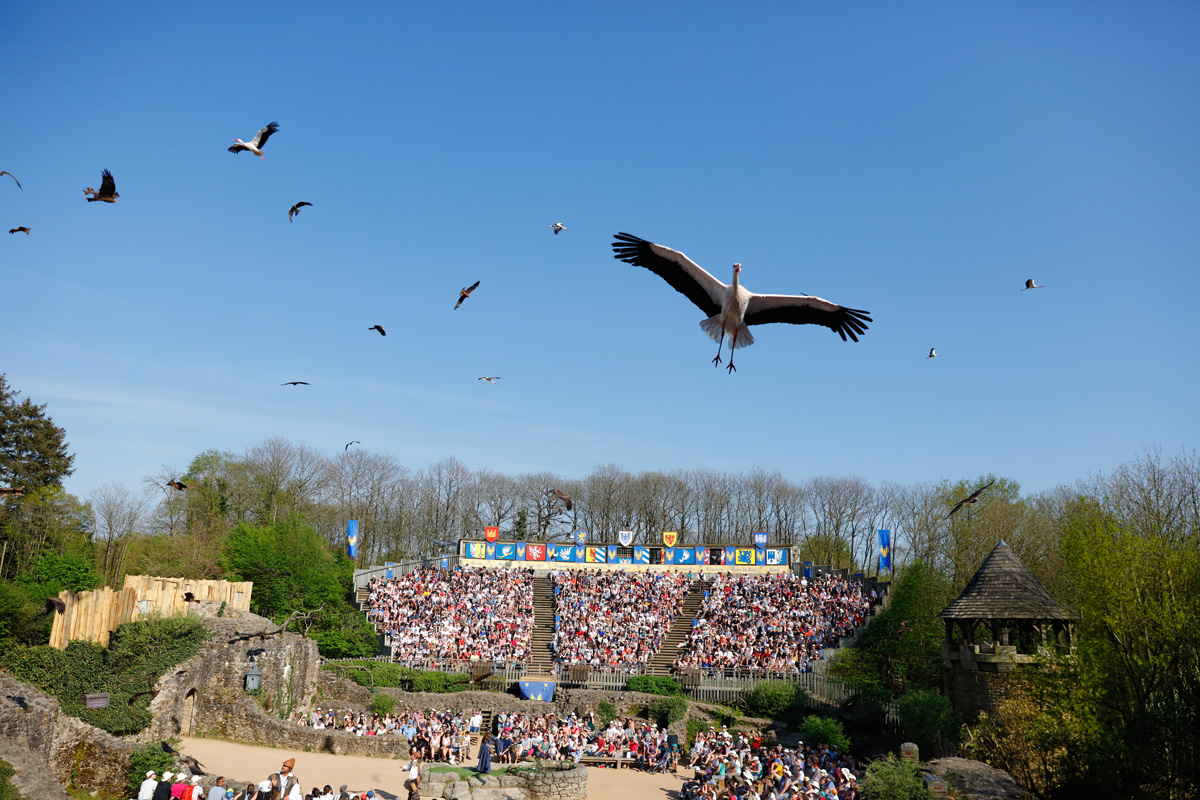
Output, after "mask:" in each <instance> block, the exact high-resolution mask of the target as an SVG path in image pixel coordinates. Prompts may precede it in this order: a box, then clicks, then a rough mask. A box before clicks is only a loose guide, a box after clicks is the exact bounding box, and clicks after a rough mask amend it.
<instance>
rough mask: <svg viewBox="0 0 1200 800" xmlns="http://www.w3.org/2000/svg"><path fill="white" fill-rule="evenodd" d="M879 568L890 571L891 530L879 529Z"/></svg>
mask: <svg viewBox="0 0 1200 800" xmlns="http://www.w3.org/2000/svg"><path fill="white" fill-rule="evenodd" d="M879 568H880V569H886V570H887V571H888V572H891V571H892V532H891V531H887V530H882V529H881V530H880V531H879Z"/></svg>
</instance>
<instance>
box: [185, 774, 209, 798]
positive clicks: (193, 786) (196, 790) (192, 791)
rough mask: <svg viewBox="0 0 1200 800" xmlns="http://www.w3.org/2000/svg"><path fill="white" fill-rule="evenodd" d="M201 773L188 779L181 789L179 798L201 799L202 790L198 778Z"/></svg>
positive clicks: (201, 776) (200, 776)
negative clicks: (181, 792)
mask: <svg viewBox="0 0 1200 800" xmlns="http://www.w3.org/2000/svg"><path fill="white" fill-rule="evenodd" d="M203 777H204V776H203V775H193V776H192V777H191V778H189V779H188V782H187V785H186V786H185V787H184V789H183V794H182V795H181V800H202V799H203V797H204V790H203V789H201V788H200V779H201V778H203Z"/></svg>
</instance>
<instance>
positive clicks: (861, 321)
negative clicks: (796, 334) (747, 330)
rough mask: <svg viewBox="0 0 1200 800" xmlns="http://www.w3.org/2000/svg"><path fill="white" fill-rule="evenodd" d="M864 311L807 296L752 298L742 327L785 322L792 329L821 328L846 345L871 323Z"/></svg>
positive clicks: (787, 295) (778, 295)
mask: <svg viewBox="0 0 1200 800" xmlns="http://www.w3.org/2000/svg"><path fill="white" fill-rule="evenodd" d="M867 313H868V312H866V311H860V310H858V309H856V308H846V307H845V306H839V305H838V304H837V303H832V302H830V301H829V300H824V299H822V298H820V297H813V296H812V295H807V294H756V295H754V296H753V297H751V298H750V305H749V306H747V307H746V324H747V325H762V324H764V323H767V322H789V323H791V324H793V325H824V326H825V327H826V328H829V329H830V330H832V331H833V332H834V333H836V334H838V335H839V336H841V337H842V341H843V342H844V341H846V337H847V336H849V337H850V338H851V339H853V340H854V341H856V342H857V341H858V337H859V336H861V335H862V334H863V333H865V332H866V330H867V325H866V323H868V322H872V321H873V320H872V319H871V318H870V317H868V316H867Z"/></svg>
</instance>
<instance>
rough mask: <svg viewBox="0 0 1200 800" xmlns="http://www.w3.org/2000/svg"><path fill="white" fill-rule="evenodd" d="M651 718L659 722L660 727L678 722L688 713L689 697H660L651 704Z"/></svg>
mask: <svg viewBox="0 0 1200 800" xmlns="http://www.w3.org/2000/svg"><path fill="white" fill-rule="evenodd" d="M647 710H648V711H649V713H650V718H651V719H653V720H655V721H656V722H658V726H659V727H660V728H665V727H667V726H668V725H670V724H672V723H674V722H678V721H679V720H681V719H683V718H684V716H686V715H687V710H688V704H687V699H686V698H683V697H660V698H659V699H657V700H655V701H654V702H653V703H651V704H650V707H649V709H647Z"/></svg>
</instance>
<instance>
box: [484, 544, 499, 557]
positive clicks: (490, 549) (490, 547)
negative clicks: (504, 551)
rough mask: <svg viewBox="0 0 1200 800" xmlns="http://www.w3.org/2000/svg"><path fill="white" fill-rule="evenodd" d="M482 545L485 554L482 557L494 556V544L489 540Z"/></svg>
mask: <svg viewBox="0 0 1200 800" xmlns="http://www.w3.org/2000/svg"><path fill="white" fill-rule="evenodd" d="M483 546H484V548H485V550H484V553H485V554H486V555H485V556H484V557H485V558H491V559H494V558H495V557H496V545H494V544H492V543H491V542H484V544H483Z"/></svg>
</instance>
